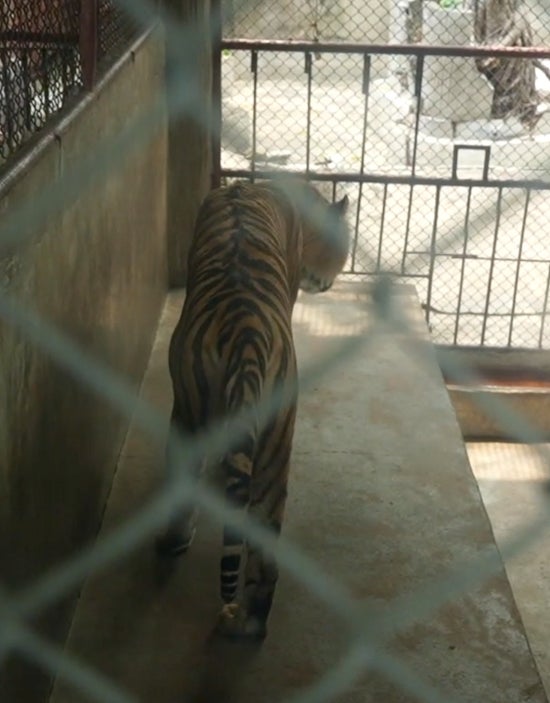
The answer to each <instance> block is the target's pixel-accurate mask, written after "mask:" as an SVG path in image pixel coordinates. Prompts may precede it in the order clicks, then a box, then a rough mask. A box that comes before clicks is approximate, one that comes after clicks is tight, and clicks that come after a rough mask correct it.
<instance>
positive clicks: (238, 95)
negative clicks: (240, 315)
mask: <svg viewBox="0 0 550 703" xmlns="http://www.w3.org/2000/svg"><path fill="white" fill-rule="evenodd" d="M439 39H440V37H438V36H435V41H436V43H440V41H438V40H439ZM457 43H459V42H457ZM224 47H225V48H224V52H223V56H222V113H223V131H222V147H223V149H222V161H221V172H222V174H224V175H225V176H226V177H230V176H231V175H232V174H239V175H240V176H243V175H247V174H248V175H250V174H253V173H254V172H259V173H261V172H263V173H266V172H268V171H271V170H274V169H281V170H291V171H295V172H298V173H305V174H308V175H309V176H310V177H312V178H314V179H315V178H316V176H317V175H318V174H320V176H321V178H322V179H324V180H325V181H327V182H328V183H329V184H330V183H332V184H336V183H337V184H338V188H341V187H342V185H343V183H344V182H345V184H346V185H345V187H346V190H347V192H348V194H349V196H350V198H351V201H352V212H353V215H352V220H353V221H352V224H353V228H354V241H353V246H352V251H351V254H350V259H349V261H348V265H347V268H346V273H347V274H348V275H349V276H354V275H355V276H362V275H368V274H373V273H380V272H381V271H391V272H393V273H394V274H396V275H398V276H400V277H402V278H403V279H405V280H408V281H410V282H413V283H414V284H415V285H417V287H418V290H419V294H420V296H421V299H422V303H423V305H424V306H425V309H426V310H427V311H428V315H429V318H430V319H429V321H430V324H431V325H432V333H433V335H434V340H435V341H437V342H438V343H442V344H454V345H462V346H466V345H479V346H491V347H524V348H545V347H547V346H548V344H549V341H550V340H549V338H548V328H547V325H546V308H547V302H548V291H547V282H548V280H549V272H550V249H549V247H548V243H547V242H546V240H545V238H543V237H540V236H539V231H540V229H539V228H540V226H541V222H547V220H548V216H547V213H548V212H550V209H549V205H550V180H549V179H548V173H549V168H548V165H549V163H550V147H549V144H550V112H545V110H546V108H547V107H550V102H549V103H548V104H546V102H545V101H544V98H545V97H550V82H547V88H545V90H547V92H546V94H545V95H543V92H542V89H541V91H540V95H539V98H540V100H539V101H538V102H537V105H536V110H537V121H536V124H530V125H527V124H526V123H522V120H521V118H520V116H518V114H517V113H516V114H512V113H510V114H508V115H507V116H506V118H505V119H503V118H501V117H493V116H491V110H492V107H491V106H492V104H493V103H494V100H495V95H496V89H495V87H494V86H493V85H492V84H491V83H490V82H489V81H488V80H487V78H486V77H485V76H484V75H483V74H482V73H480V71H479V70H478V67H477V66H478V65H480V63H483V62H485V63H487V62H490V61H493V63H496V64H498V65H501V64H502V65H505V66H509V67H513V66H518V65H523V64H525V65H527V64H529V65H530V66H531V68H532V69H533V71H535V69H534V68H533V67H534V65H535V64H537V65H540V66H543V67H544V66H546V65H548V66H550V52H548V50H546V49H544V50H542V49H541V50H535V51H534V52H533V56H532V58H520V54H519V53H518V52H516V55H513V56H511V57H510V58H508V57H507V56H509V55H510V52H513V51H514V50H513V49H508V50H506V49H504V50H503V51H501V53H500V54H494V55H487V54H485V55H480V54H476V52H475V49H474V48H472V47H470V48H468V49H466V52H467V55H466V56H456V55H455V56H444V55H438V54H435V53H432V54H430V53H426V52H425V50H426V47H423V48H422V49H419V50H418V51H417V52H416V53H415V54H412V53H411V54H405V53H393V54H392V53H391V52H390V53H388V51H384V50H383V49H377V48H376V47H372V46H364V47H359V46H357V47H356V48H354V47H353V46H352V47H349V46H348V47H347V48H346V47H342V46H341V47H340V48H339V47H338V45H322V44H319V45H317V48H316V46H315V45H312V44H304V45H302V46H301V48H300V46H298V47H297V46H296V45H291V44H288V45H286V46H285V45H281V44H276V45H275V44H271V45H269V44H265V43H262V42H253V41H250V42H243V41H241V42H239V41H238V40H235V41H232V40H229V39H228V40H226V41H225V42H224ZM502 48H503V47H499V49H502ZM451 50H452V49H451V48H449V51H451ZM428 51H429V50H428ZM506 52H507V53H506ZM403 66H404V67H405V69H403ZM402 69H403V70H402ZM413 69H414V70H413ZM510 70H512V69H510ZM535 72H536V74H537V76H538V78H539V79H540V81H547V79H546V78H545V75H544V73H543V72H541V71H539V70H538V69H536V71H535ZM521 75H522V74H521V71H519V70H518V72H517V76H516V80H519V81H520V82H522V80H523V79H521ZM544 85H546V83H545V84H544ZM512 112H513V111H512ZM545 213H546V214H545ZM459 232H460V233H462V236H457V233H459ZM449 239H451V240H453V245H452V247H449V246H448V240H449Z"/></svg>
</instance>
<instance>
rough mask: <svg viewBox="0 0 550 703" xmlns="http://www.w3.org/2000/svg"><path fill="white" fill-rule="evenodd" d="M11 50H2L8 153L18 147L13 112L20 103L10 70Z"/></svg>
mask: <svg viewBox="0 0 550 703" xmlns="http://www.w3.org/2000/svg"><path fill="white" fill-rule="evenodd" d="M10 54H11V52H10V51H5V50H4V51H2V52H1V58H2V83H3V84H4V105H3V107H4V115H5V119H6V135H5V137H6V138H5V141H6V143H7V145H8V153H10V152H12V151H14V149H15V148H16V146H17V144H16V138H15V121H14V114H13V106H14V105H17V104H18V103H19V100H17V95H16V93H15V90H14V84H13V81H12V80H11V76H10V70H12V67H11V56H10Z"/></svg>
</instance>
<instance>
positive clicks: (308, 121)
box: [304, 51, 312, 175]
mask: <svg viewBox="0 0 550 703" xmlns="http://www.w3.org/2000/svg"><path fill="white" fill-rule="evenodd" d="M304 60H305V66H304V72H305V73H306V75H307V112H306V175H309V160H310V151H311V78H312V75H311V74H312V69H311V63H312V61H311V52H310V51H306V52H305V54H304Z"/></svg>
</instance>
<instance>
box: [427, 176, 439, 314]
mask: <svg viewBox="0 0 550 703" xmlns="http://www.w3.org/2000/svg"><path fill="white" fill-rule="evenodd" d="M440 197H441V186H440V185H438V186H436V190H435V211H434V222H433V226H432V238H431V241H430V272H429V274H428V291H427V298H426V323H427V324H429V322H430V311H431V308H432V291H433V280H434V268H435V257H436V242H437V223H438V219H439V201H440Z"/></svg>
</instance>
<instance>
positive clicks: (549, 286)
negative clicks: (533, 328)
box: [539, 264, 550, 349]
mask: <svg viewBox="0 0 550 703" xmlns="http://www.w3.org/2000/svg"><path fill="white" fill-rule="evenodd" d="M549 293H550V264H549V265H548V274H547V276H546V290H545V291H544V302H543V304H542V322H541V323H540V333H539V349H542V343H543V340H544V326H545V324H546V311H547V310H548V294H549Z"/></svg>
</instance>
